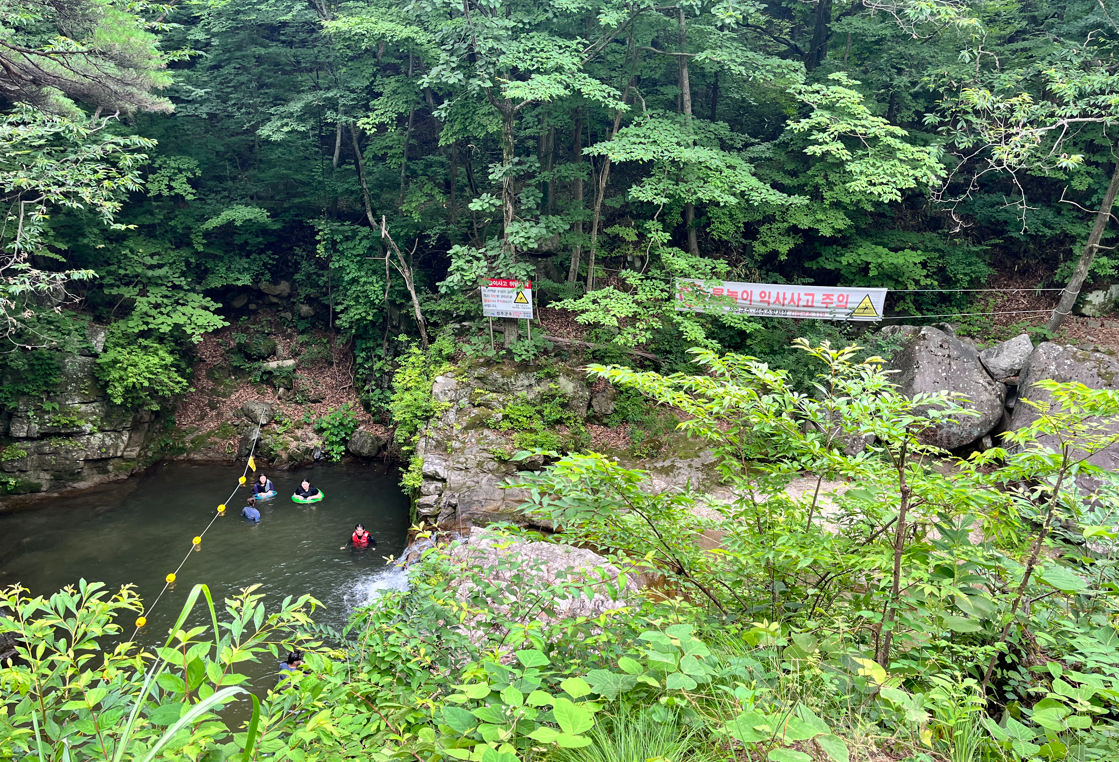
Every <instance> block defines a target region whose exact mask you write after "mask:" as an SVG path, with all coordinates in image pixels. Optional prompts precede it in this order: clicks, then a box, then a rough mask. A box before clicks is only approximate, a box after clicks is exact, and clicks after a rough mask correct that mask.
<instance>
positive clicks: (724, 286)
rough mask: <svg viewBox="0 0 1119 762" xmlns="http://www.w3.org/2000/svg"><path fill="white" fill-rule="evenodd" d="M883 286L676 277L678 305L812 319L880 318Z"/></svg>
mask: <svg viewBox="0 0 1119 762" xmlns="http://www.w3.org/2000/svg"><path fill="white" fill-rule="evenodd" d="M886 291H887V289H884V288H843V287H841V286H789V285H777V284H772V283H731V282H722V283H718V282H716V283H705V282H704V281H701V280H694V279H692V278H679V279H677V281H676V309H678V310H687V311H690V312H736V313H739V314H741V315H755V316H757V317H783V318H794V319H800V320H804V319H810V320H852V321H855V320H857V321H867V320H881V319H882V312H883V307H884V306H885V303H886Z"/></svg>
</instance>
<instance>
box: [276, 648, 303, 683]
mask: <svg viewBox="0 0 1119 762" xmlns="http://www.w3.org/2000/svg"><path fill="white" fill-rule="evenodd" d="M302 666H303V654H302V653H301V652H299V651H292V652H291V653H289V654H288V658H287V659H285V660H284V661H282V662H280V680H281V681H282V680H283V679H284V678H287V677H291V676H292V673H294V672H302V670H301V669H300V667H302Z"/></svg>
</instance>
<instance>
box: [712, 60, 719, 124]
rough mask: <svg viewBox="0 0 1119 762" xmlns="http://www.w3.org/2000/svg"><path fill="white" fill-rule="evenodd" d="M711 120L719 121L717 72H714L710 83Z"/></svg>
mask: <svg viewBox="0 0 1119 762" xmlns="http://www.w3.org/2000/svg"><path fill="white" fill-rule="evenodd" d="M710 119H711V121H712V122H717V121H719V72H718V71H716V72H715V81H714V82H712V83H711V116H710Z"/></svg>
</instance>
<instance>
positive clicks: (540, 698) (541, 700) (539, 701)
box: [525, 691, 554, 706]
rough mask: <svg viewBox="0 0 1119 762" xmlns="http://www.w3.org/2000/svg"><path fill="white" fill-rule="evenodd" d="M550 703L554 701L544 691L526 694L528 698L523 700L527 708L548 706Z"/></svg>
mask: <svg viewBox="0 0 1119 762" xmlns="http://www.w3.org/2000/svg"><path fill="white" fill-rule="evenodd" d="M552 701H554V699H553V698H552V696H551V694H549V693H545V692H544V691H533V692H532V693H530V694H528V698H526V699H525V703H526V704H528V705H529V706H550V705H551V704H552Z"/></svg>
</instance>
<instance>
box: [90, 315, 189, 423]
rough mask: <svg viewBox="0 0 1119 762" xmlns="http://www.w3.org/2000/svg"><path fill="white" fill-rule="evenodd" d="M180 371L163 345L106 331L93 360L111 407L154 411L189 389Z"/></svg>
mask: <svg viewBox="0 0 1119 762" xmlns="http://www.w3.org/2000/svg"><path fill="white" fill-rule="evenodd" d="M115 327H116V326H114V328H115ZM183 370H184V369H183V363H182V361H181V360H180V359H179V358H178V357H177V356H176V355H175V353H174V352H172V351H171V349H170V348H168V347H167V346H166V345H165V344H160V343H159V342H157V341H153V340H152V339H137V338H135V337H134V336H130V335H127V334H125V332H123V331H116V330H110V332H109V338H108V340H107V341H106V343H105V351H104V352H103V353H102V354H101V357H99V358H98V360H97V376H98V378H100V379H101V381H102V382H104V384H105V391H106V393H107V394H108V395H109V399H111V400H112V401H113V403H114V404H117V405H127V406H129V407H146V408H148V409H149V410H158V409H159V406H160V402H161V401H162V400H165V399H166V398H168V397H172V396H174V395H176V394H182V393H183V392H185V391H186V390H187V389H188V388H189V386H190V383H189V382H188V381H187V379H186V378H185V377H184V372H183Z"/></svg>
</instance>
